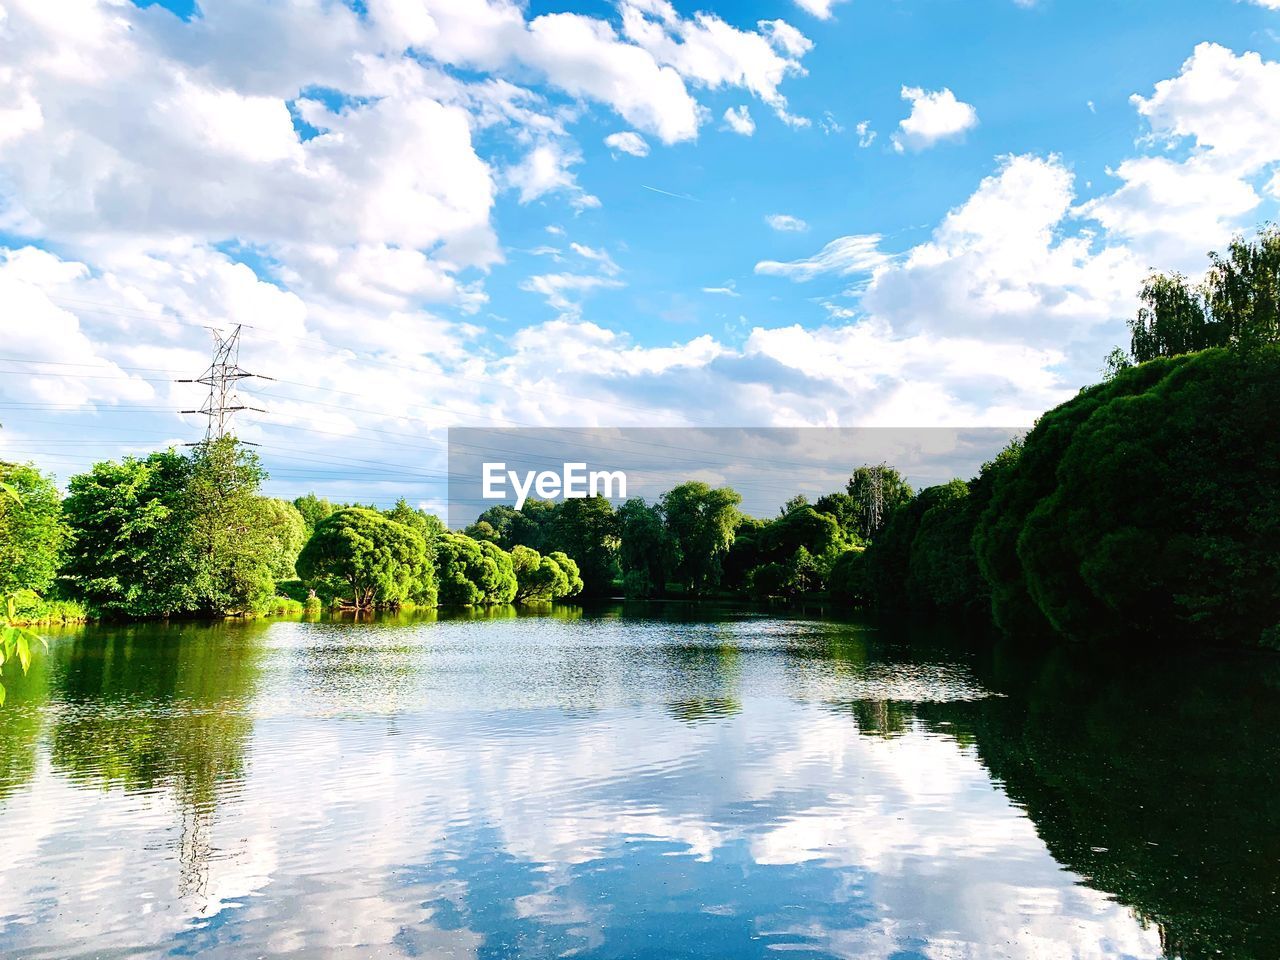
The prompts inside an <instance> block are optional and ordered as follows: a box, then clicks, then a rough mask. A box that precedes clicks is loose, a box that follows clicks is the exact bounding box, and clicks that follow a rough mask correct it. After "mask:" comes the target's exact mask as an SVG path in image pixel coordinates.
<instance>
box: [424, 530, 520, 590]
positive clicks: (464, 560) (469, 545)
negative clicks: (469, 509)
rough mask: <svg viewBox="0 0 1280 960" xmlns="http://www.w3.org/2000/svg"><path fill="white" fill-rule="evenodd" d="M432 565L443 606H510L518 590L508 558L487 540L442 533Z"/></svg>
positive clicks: (504, 552)
mask: <svg viewBox="0 0 1280 960" xmlns="http://www.w3.org/2000/svg"><path fill="white" fill-rule="evenodd" d="M436 563H437V565H438V571H439V573H438V576H439V585H440V586H439V599H440V603H441V604H443V605H445V606H475V605H480V604H499V603H510V602H511V601H512V600H514V599H515V596H516V591H517V590H518V589H519V583H518V581H517V580H516V574H515V569H514V567H513V566H512V563H511V555H510V554H508V553H507V552H506V551H504V550H503V549H502V548H501V547H499V546H498V545H497V544H495V543H491V542H489V541H477V540H473V539H471V538H470V537H467V536H464V535H462V534H458V533H446V534H443V535H442V536H441V537H440V539H439V540H438V541H437V542H436Z"/></svg>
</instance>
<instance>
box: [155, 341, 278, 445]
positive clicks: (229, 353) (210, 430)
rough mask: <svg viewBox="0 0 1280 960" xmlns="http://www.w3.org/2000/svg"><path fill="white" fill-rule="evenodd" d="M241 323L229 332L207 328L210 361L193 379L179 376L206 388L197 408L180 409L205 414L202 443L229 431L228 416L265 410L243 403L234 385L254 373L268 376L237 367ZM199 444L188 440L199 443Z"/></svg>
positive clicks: (238, 365)
mask: <svg viewBox="0 0 1280 960" xmlns="http://www.w3.org/2000/svg"><path fill="white" fill-rule="evenodd" d="M240 328H241V325H240V324H238V323H237V324H236V325H235V327H234V328H233V329H232V331H231V333H230V334H227V335H223V333H222V332H221V331H219V330H216V329H214V328H212V327H211V328H210V331H211V332H212V333H213V362H212V363H210V364H209V368H208V369H207V370H205V372H204V374H203V375H202V376H199V377H195V378H193V379H186V380H179V381H177V382H178V383H203V384H204V385H205V386H207V387H208V388H209V396H208V398H207V399H206V400H205V402H204V406H202V407H201V408H200V409H199V410H183V411H182V412H183V413H200V414H204V416H205V418H206V421H207V425H206V427H205V432H204V440H203V441H202V443H210V442H212V441H214V440H221V439H222V438H223V437H225V436H227V435H228V434H230V433H231V432H232V431H231V420H232V417H233V416H234V414H235V413H237V412H238V411H240V410H253V411H256V412H258V413H266V412H267V411H265V410H263V409H262V408H261V407H251V406H248V405H247V404H245V403H243V402H242V401H241V399H240V394H239V391H238V389H237V384H239V383H240V381H241V380H247V379H249V378H250V377H257V378H258V379H259V380H270V379H272V378H271V377H264V376H262V375H261V374H257V373H250V372H248V371H247V370H244V369H242V368H241V367H240ZM199 445H200V444H188V446H199Z"/></svg>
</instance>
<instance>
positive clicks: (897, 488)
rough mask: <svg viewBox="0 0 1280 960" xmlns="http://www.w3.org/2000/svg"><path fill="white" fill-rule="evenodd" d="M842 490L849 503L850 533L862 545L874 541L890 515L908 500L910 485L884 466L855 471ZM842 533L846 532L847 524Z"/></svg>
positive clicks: (861, 468) (898, 474)
mask: <svg viewBox="0 0 1280 960" xmlns="http://www.w3.org/2000/svg"><path fill="white" fill-rule="evenodd" d="M845 490H846V493H847V495H848V497H849V499H850V500H851V501H852V507H853V510H852V513H853V518H852V525H853V529H852V532H853V534H854V535H855V536H857V537H858V538H859V539H861V540H864V541H865V540H872V539H874V538H875V535H876V534H877V533H878V532H879V531H880V528H881V527H883V526H884V525H885V523H887V522H888V520H889V517H891V516H892V515H893V512H894V511H895V510H897V509H898V507H900V506H902V505H903V504H905V503H907V502H908V501H909V500H910V499H911V497H912V490H911V485H910V484H909V483H907V481H906V480H905V479H903V476H902V474H900V473H899V472H898V471H897V470H895V469H894V468H893V467H888V466H885V465H884V464H879V465H875V466H861V467H858V469H856V470H854V471H853V474H852V476H850V477H849V482H848V483H847V484H846V485H845ZM877 511H878V512H879V519H878V520H877V519H876V513H877ZM845 529H846V530H847V529H849V527H848V522H847V521H846V524H845Z"/></svg>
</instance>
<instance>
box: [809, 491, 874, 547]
mask: <svg viewBox="0 0 1280 960" xmlns="http://www.w3.org/2000/svg"><path fill="white" fill-rule="evenodd" d="M813 509H815V510H817V511H818V512H819V513H825V514H827V515H828V516H831V517H834V518H835V520H836V522H837V523H838V524H840V529H841V530H842V531H843V532H844V536H845V539H846V540H849V541H850V542H854V543H859V544H861V543H863V537H862V533H861V531H862V530H863V528H864V526H865V523H864V520H863V519H862V517H864V516H865V514H859V510H858V502H857V501H856V500H854V498H853V497H851V496H849V494H847V493H844V492H837V493H828V494H824V495H823V496H821V497H819V498H818V499H817V500H816V501H815V502H814V504H813Z"/></svg>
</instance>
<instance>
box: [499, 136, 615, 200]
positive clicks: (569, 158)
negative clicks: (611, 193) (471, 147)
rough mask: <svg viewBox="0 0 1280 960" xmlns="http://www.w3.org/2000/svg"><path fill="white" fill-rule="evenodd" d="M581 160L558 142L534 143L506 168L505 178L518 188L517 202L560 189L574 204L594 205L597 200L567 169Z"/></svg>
mask: <svg viewBox="0 0 1280 960" xmlns="http://www.w3.org/2000/svg"><path fill="white" fill-rule="evenodd" d="M581 162H582V155H581V154H580V153H577V152H576V151H570V150H568V149H566V148H565V147H564V146H563V145H561V144H559V143H555V142H552V143H544V144H540V145H539V146H536V147H534V148H533V149H532V150H530V151H529V152H528V154H526V155H525V157H524V159H523V160H521V161H520V162H519V163H518V164H516V165H515V166H513V167H510V168H509V169H508V170H507V172H506V182H507V183H508V184H509V185H510V186H511V187H513V188H515V189H516V190H518V191H519V192H520V202H521V203H530V202H532V201H534V200H537V199H539V198H540V197H544V196H546V195H547V194H549V193H557V192H563V193H567V194H568V195H569V197H570V202H571V203H572V204H573V205H574V206H576V207H598V206H599V205H600V200H599V199H598V198H597V197H594V196H592V195H591V194H589V193H587V192H586V191H584V190H583V189H582V187H580V186H579V185H578V181H577V178H576V177H575V176H574V175H573V172H572V171H571V170H570V169H569V168H570V167H571V166H574V165H576V164H579V163H581Z"/></svg>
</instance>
